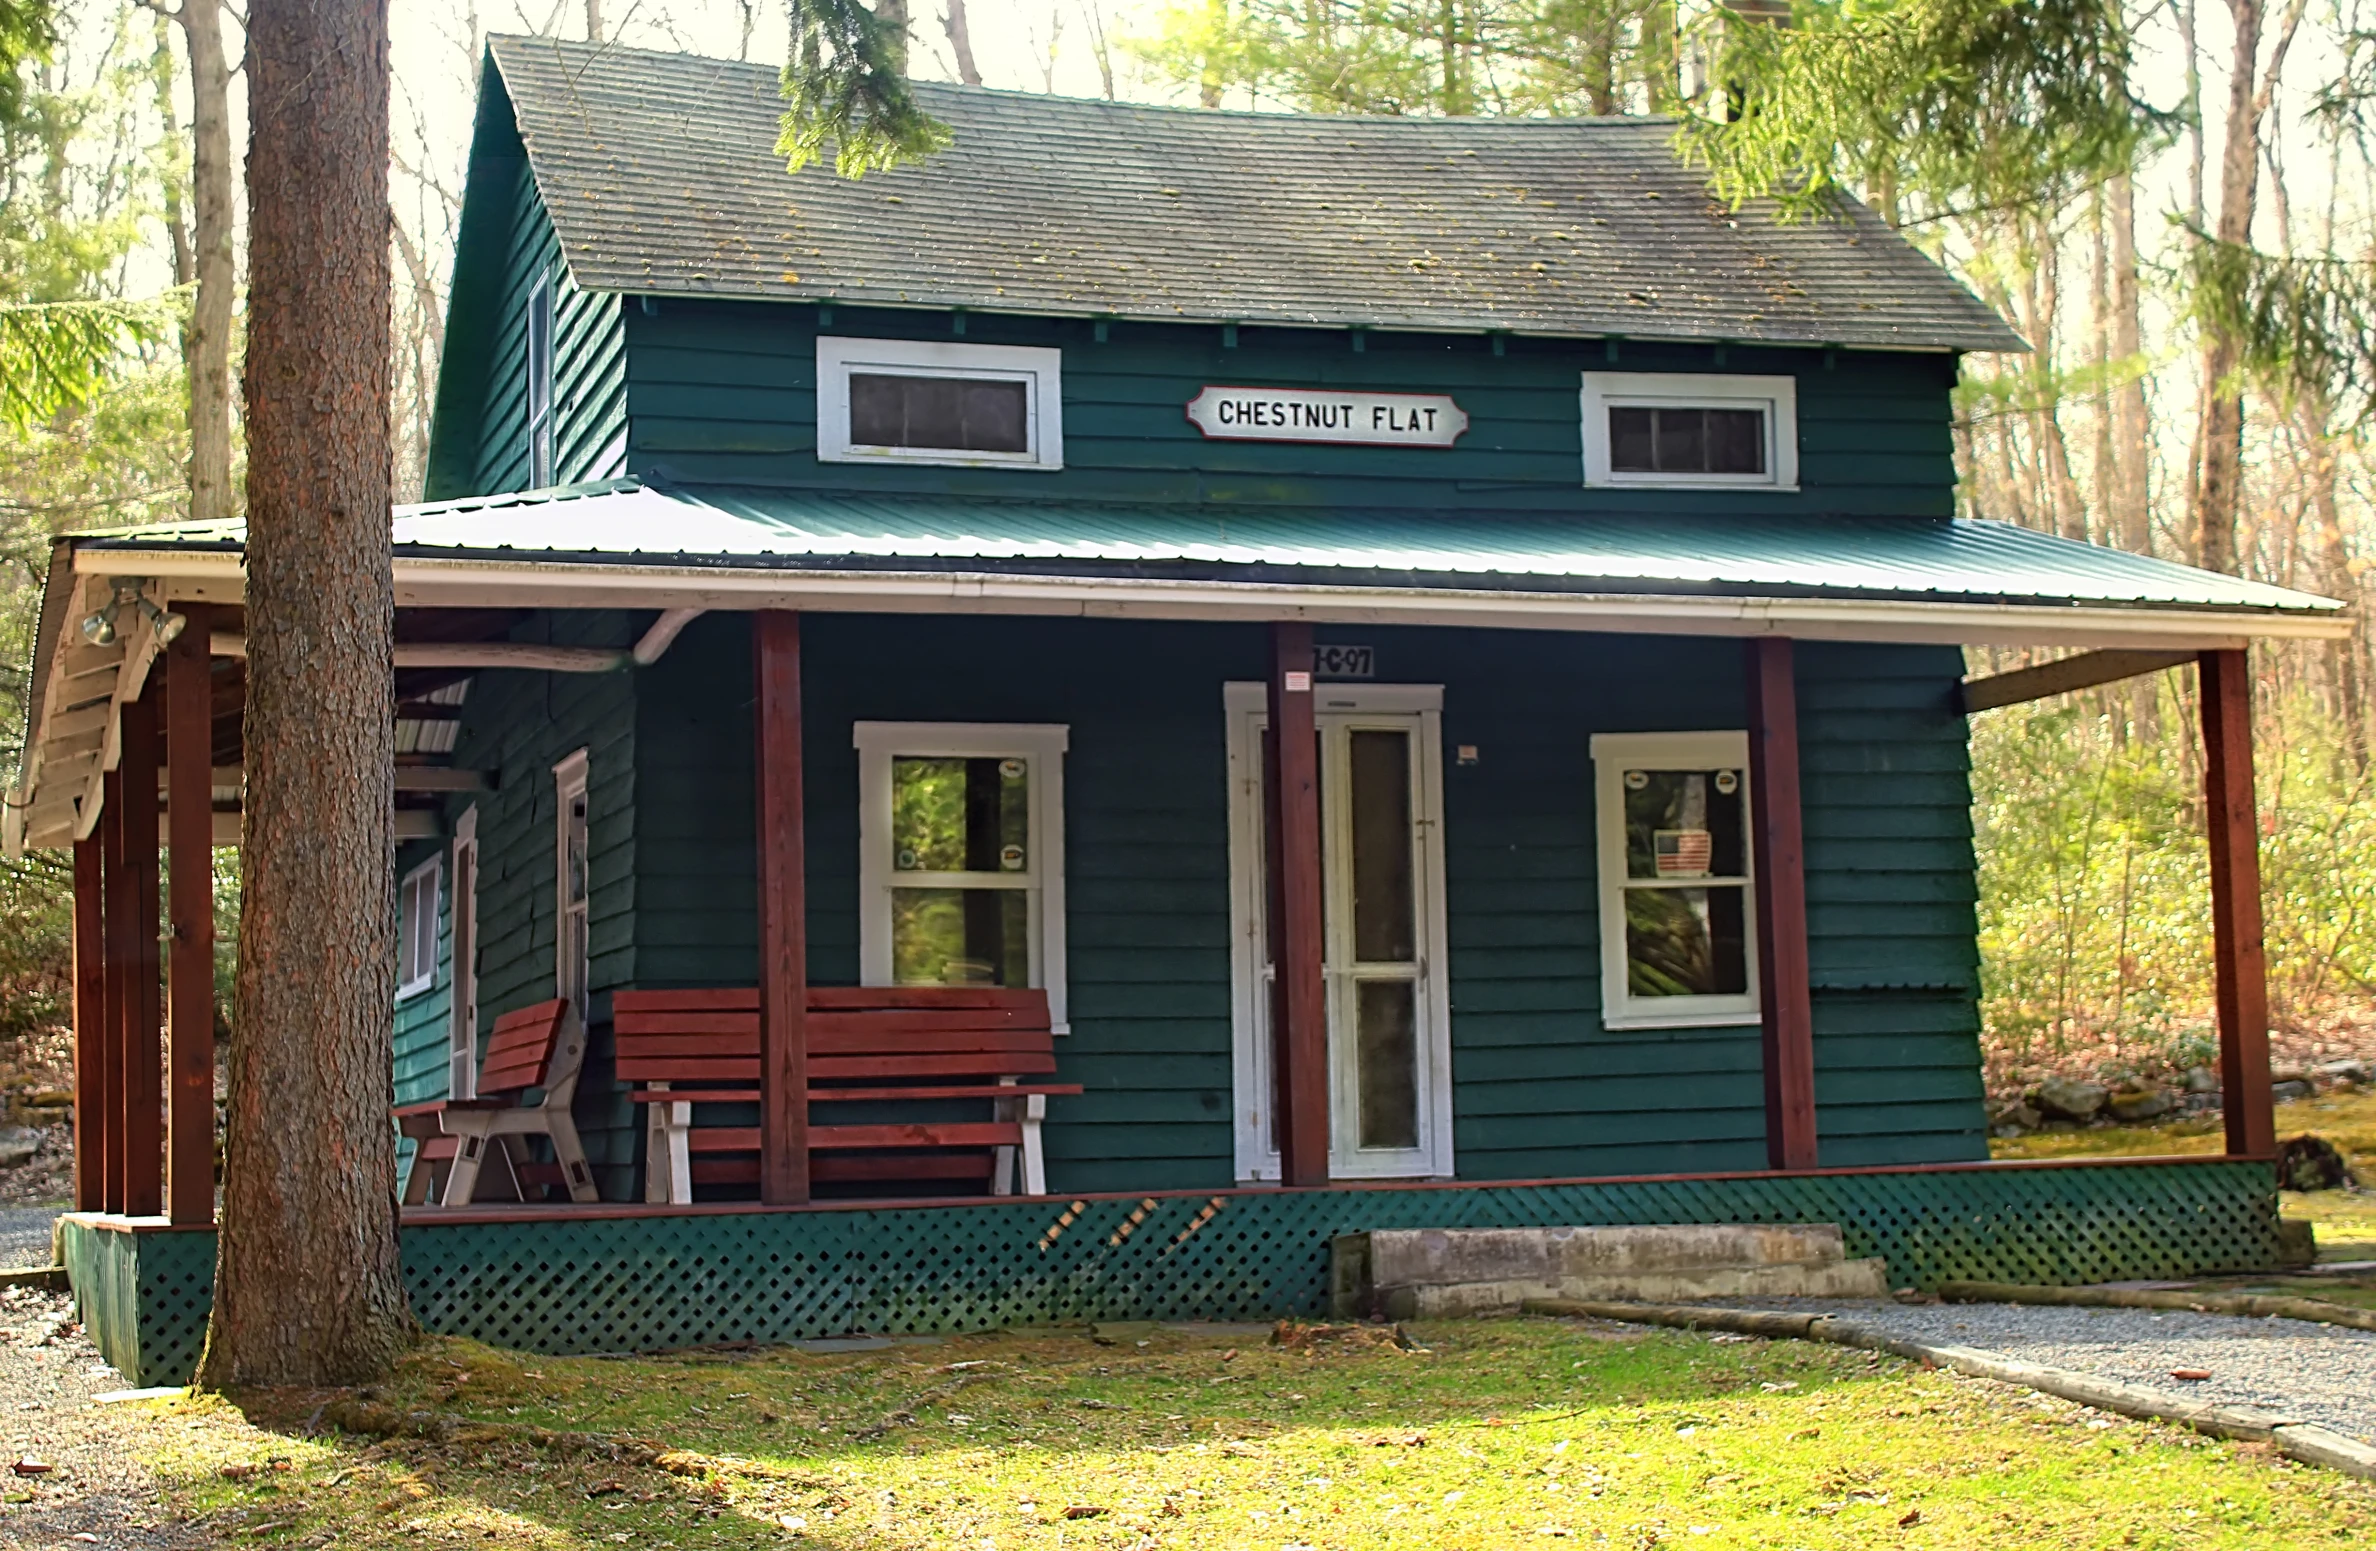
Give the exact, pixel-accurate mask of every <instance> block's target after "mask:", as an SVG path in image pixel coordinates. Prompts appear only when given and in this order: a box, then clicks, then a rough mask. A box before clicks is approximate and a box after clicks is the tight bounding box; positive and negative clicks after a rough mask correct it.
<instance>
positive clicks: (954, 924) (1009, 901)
mask: <svg viewBox="0 0 2376 1551" xmlns="http://www.w3.org/2000/svg"><path fill="white" fill-rule="evenodd" d="M1030 910H1031V902H1030V896H1029V894H1028V893H1026V891H1024V890H1022V889H893V890H892V891H891V978H892V982H893V983H894V984H896V985H903V986H1027V985H1029V984H1030V983H1031V941H1030Z"/></svg>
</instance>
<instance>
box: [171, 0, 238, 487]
mask: <svg viewBox="0 0 2376 1551" xmlns="http://www.w3.org/2000/svg"><path fill="white" fill-rule="evenodd" d="M179 19H180V21H181V24H182V35H183V38H184V40H185V41H186V42H187V43H188V45H189V49H190V110H191V111H190V190H191V196H192V203H193V204H194V205H195V206H196V216H197V220H196V224H195V226H194V227H193V230H192V242H191V250H192V251H191V258H192V269H193V275H192V278H194V279H195V280H196V281H197V282H198V295H197V299H196V301H195V302H194V303H193V304H192V305H191V308H190V322H189V327H188V329H187V330H186V331H185V332H184V334H183V335H182V357H183V361H184V364H185V365H186V367H187V369H188V371H189V377H190V519H191V520H192V521H193V522H214V521H217V520H220V519H222V518H225V517H229V516H230V515H231V303H232V291H233V289H234V288H235V287H236V286H237V284H238V275H237V271H236V267H235V265H234V262H233V258H232V235H233V234H232V214H231V70H230V66H229V64H228V62H227V61H226V60H225V59H224V57H223V0H181V10H180V12H179Z"/></svg>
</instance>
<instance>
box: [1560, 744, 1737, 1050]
mask: <svg viewBox="0 0 2376 1551" xmlns="http://www.w3.org/2000/svg"><path fill="white" fill-rule="evenodd" d="M1592 763H1593V783H1594V793H1595V801H1594V820H1595V827H1596V828H1597V830H1598V832H1599V836H1600V919H1601V928H1600V937H1601V1022H1602V1024H1603V1025H1604V1026H1605V1027H1608V1028H1612V1029H1661V1028H1688V1027H1694V1026H1701V1025H1720V1024H1740V1023H1755V1022H1756V1021H1757V899H1756V891H1755V889H1754V888H1753V887H1752V879H1751V877H1750V872H1749V869H1750V850H1749V735H1748V734H1747V733H1746V732H1657V733H1596V734H1594V736H1593V739H1592Z"/></svg>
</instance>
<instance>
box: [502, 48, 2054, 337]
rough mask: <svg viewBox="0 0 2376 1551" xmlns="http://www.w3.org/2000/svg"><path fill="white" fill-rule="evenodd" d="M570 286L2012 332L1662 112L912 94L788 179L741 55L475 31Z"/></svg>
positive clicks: (1901, 245) (1775, 333)
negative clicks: (1705, 150) (864, 151)
mask: <svg viewBox="0 0 2376 1551" xmlns="http://www.w3.org/2000/svg"><path fill="white" fill-rule="evenodd" d="M489 47H490V50H491V52H492V54H493V57H494V60H495V64H496V67H497V69H498V70H500V71H501V73H502V79H503V84H504V87H505V89H506V90H507V91H508V92H509V94H510V96H511V99H512V102H513V105H514V109H515V112H516V113H517V116H518V121H519V127H520V133H521V136H522V138H523V140H524V141H525V142H526V145H527V147H528V155H529V163H530V166H531V168H532V169H533V171H534V173H535V177H536V183H537V187H538V189H539V191H540V192H541V193H542V195H543V197H544V201H545V205H546V207H547V209H548V210H549V211H550V212H551V214H552V219H553V223H554V225H555V227H556V228H557V229H558V232H559V235H560V239H561V245H562V250H563V252H564V253H565V254H566V256H567V259H568V262H569V266H570V272H571V274H572V276H573V277H574V278H575V279H576V281H577V283H578V284H579V285H580V286H582V287H584V288H586V289H589V290H596V291H618V292H626V293H630V294H646V295H664V296H677V295H692V296H718V297H755V298H763V299H768V300H776V301H787V300H806V301H814V300H821V299H827V298H831V299H834V300H838V301H841V302H844V303H850V304H875V305H893V306H921V307H971V308H980V309H984V310H995V311H1012V312H1021V313H1032V314H1041V315H1056V316H1074V317H1109V316H1110V317H1120V318H1138V319H1168V320H1181V321H1188V320H1195V321H1205V322H1241V323H1270V324H1300V325H1318V326H1323V327H1376V328H1405V329H1430V330H1459V331H1481V330H1492V329H1506V330H1511V331H1514V332H1523V333H1533V334H1548V335H1562V336H1571V337H1587V338H1589V337H1598V336H1603V335H1618V336H1623V337H1627V338H1635V339H1718V340H1739V341H1743V342H1748V341H1773V342H1788V343H1805V344H1839V345H1850V346H1880V347H1894V348H1899V349H1949V350H2018V349H2022V348H2024V346H2023V344H2022V342H2021V340H2020V338H2019V337H2018V336H2017V335H2015V334H2014V333H2013V331H2012V330H2011V329H2009V328H2008V327H2007V326H2006V325H2005V323H2004V322H2003V320H2002V319H2000V318H1998V317H1997V316H1996V314H1995V313H1993V312H1992V311H1990V310H1989V309H1988V308H1987V307H1986V306H1984V305H1983V304H1982V303H1981V302H1980V301H1979V300H1978V299H1977V298H1975V297H1974V296H1973V295H1972V294H1971V293H1970V292H1969V291H1967V290H1965V289H1964V288H1963V287H1962V286H1961V285H1959V284H1957V283H1956V281H1955V280H1954V279H1953V278H1951V277H1950V276H1949V275H1948V274H1947V273H1946V272H1945V271H1943V270H1941V269H1940V268H1939V267H1938V266H1937V265H1935V264H1933V263H1932V262H1931V261H1930V260H1929V259H1927V258H1925V257H1924V256H1923V255H1922V254H1921V253H1919V252H1917V251H1916V250H1915V249H1914V248H1913V247H1912V246H1910V245H1909V244H1907V243H1906V242H1905V241H1904V240H1903V239H1902V238H1900V237H1899V236H1898V235H1897V234H1896V233H1894V232H1892V231H1890V230H1889V229H1888V228H1887V227H1886V226H1885V225H1884V224H1883V223H1882V222H1881V221H1880V220H1878V219H1877V218H1876V217H1875V216H1873V215H1872V214H1871V212H1869V211H1866V210H1863V209H1861V208H1859V209H1856V210H1854V211H1853V212H1851V216H1850V218H1849V219H1848V220H1845V221H1838V222H1831V221H1810V222H1800V223H1796V224H1785V223H1782V222H1780V221H1778V220H1777V219H1776V218H1775V215H1774V212H1773V210H1772V208H1771V207H1770V206H1767V205H1762V204H1753V205H1750V206H1748V207H1746V208H1744V209H1742V210H1740V211H1737V212H1736V211H1732V210H1729V209H1727V208H1725V207H1724V206H1723V205H1722V204H1721V203H1719V202H1718V201H1716V200H1714V199H1712V198H1711V197H1710V196H1709V194H1708V192H1707V190H1706V188H1705V186H1704V185H1703V183H1702V182H1701V180H1700V178H1699V176H1698V175H1697V174H1696V173H1695V172H1693V170H1692V169H1690V168H1688V167H1686V166H1684V165H1683V163H1682V162H1681V161H1680V160H1678V159H1677V157H1676V155H1675V153H1674V150H1673V148H1672V141H1673V134H1674V130H1673V125H1672V123H1671V122H1669V121H1667V120H1662V119H1641V118H1602V119H1420V118H1355V117H1333V116H1315V115H1293V114H1265V113H1235V112H1216V111H1208V110H1200V109H1183V108H1161V107H1147V106H1141V105H1137V104H1127V103H1111V102H1093V101H1084V100H1080V99H1076V98H1065V97H1050V96H1041V95H1037V94H1032V93H1022V92H1001V91H990V90H986V89H983V88H980V87H966V86H953V85H943V84H937V83H932V82H918V83H916V87H915V90H916V95H917V97H918V99H919V101H920V102H921V104H922V106H923V107H924V109H925V110H926V111H927V112H929V113H931V114H932V115H933V116H934V117H935V118H937V119H939V120H940V121H942V122H943V123H945V124H947V125H948V126H949V127H950V129H951V130H953V131H954V133H955V143H954V144H953V145H952V146H951V147H950V148H949V149H948V150H946V151H944V152H942V153H940V154H939V155H937V156H934V157H933V158H931V159H930V160H929V161H928V162H926V163H924V164H923V165H921V166H909V167H902V168H898V169H895V170H893V171H889V172H881V173H874V174H871V175H869V176H867V177H866V178H864V179H860V180H857V181H850V180H845V179H843V178H840V177H838V176H836V175H835V174H834V173H833V172H832V170H831V169H830V168H828V167H822V166H812V167H809V168H806V169H804V170H803V171H801V172H800V173H798V174H796V175H790V176H787V175H786V173H785V171H784V164H783V159H782V158H781V157H780V156H778V155H777V154H776V150H775V141H776V135H777V126H778V121H779V119H780V117H781V115H782V113H783V103H782V101H781V100H780V98H779V96H778V93H777V84H776V75H775V72H774V71H772V70H770V69H768V68H767V67H765V66H761V65H749V64H739V63H735V62H732V61H728V60H714V59H701V58H696V57H693V56H690V55H684V54H663V53H652V52H646V51H641V50H635V49H621V48H612V47H607V46H602V47H597V46H593V45H588V44H582V43H571V42H565V41H561V40H556V39H549V38H517V37H499V38H495V39H493V40H491V42H490V44H489Z"/></svg>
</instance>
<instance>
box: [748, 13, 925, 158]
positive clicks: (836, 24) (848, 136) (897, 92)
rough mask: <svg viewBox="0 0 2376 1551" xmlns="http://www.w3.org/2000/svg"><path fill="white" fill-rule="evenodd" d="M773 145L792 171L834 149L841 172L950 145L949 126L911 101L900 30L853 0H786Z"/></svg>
mask: <svg viewBox="0 0 2376 1551" xmlns="http://www.w3.org/2000/svg"><path fill="white" fill-rule="evenodd" d="M791 13H792V50H791V58H790V60H789V61H788V62H787V63H786V64H785V66H784V86H783V94H784V100H785V101H787V102H789V103H790V104H791V107H790V108H789V109H788V110H787V111H786V112H785V114H784V118H783V133H782V135H781V137H780V138H778V139H777V141H776V151H777V152H778V154H780V155H781V156H783V158H784V160H785V165H786V166H787V167H788V168H789V169H790V170H791V171H794V172H798V171H799V170H800V169H801V168H803V167H805V166H807V165H808V164H809V163H811V162H813V161H815V160H817V159H818V158H819V157H820V156H822V155H824V153H825V148H826V147H827V146H828V145H831V146H832V147H833V165H834V170H835V171H837V172H839V173H840V174H841V175H842V176H843V177H845V178H858V177H864V176H865V175H866V174H867V173H870V172H879V171H882V170H884V169H886V168H890V167H897V166H899V165H901V164H902V163H905V162H917V161H922V160H923V159H924V158H925V157H927V156H930V155H931V154H932V153H933V152H935V151H938V150H941V149H943V148H945V147H946V146H947V145H948V144H949V130H948V126H946V125H944V124H942V123H940V122H939V121H938V120H936V119H934V118H932V117H931V116H930V115H928V114H926V113H925V112H924V110H923V109H921V108H919V107H917V106H916V99H915V97H914V96H913V94H911V93H910V92H909V91H908V83H907V78H906V75H905V74H904V71H903V68H902V66H903V63H904V57H905V54H906V39H905V38H904V37H902V36H900V31H901V29H900V28H898V27H894V26H893V25H891V24H890V23H887V22H885V21H884V20H883V19H882V18H880V17H878V16H876V15H875V14H874V12H872V11H870V10H868V9H867V8H866V6H865V5H863V4H861V3H860V0H791Z"/></svg>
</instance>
